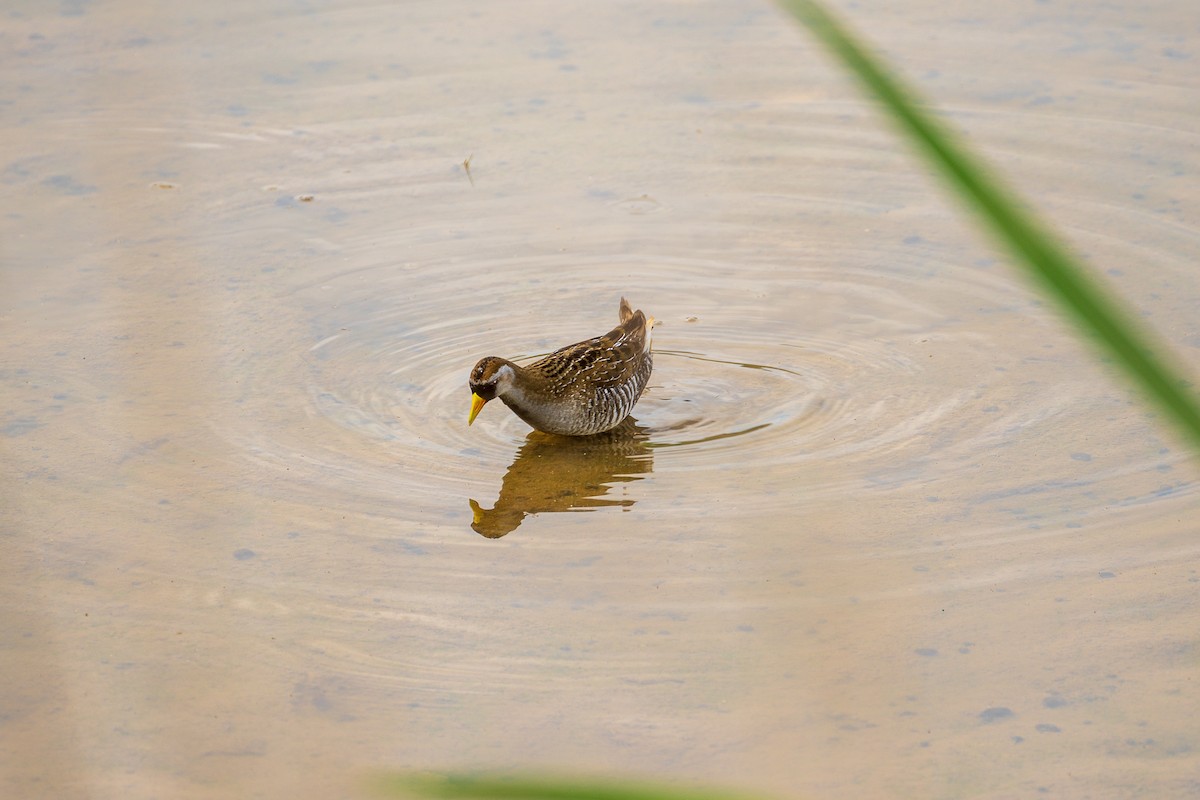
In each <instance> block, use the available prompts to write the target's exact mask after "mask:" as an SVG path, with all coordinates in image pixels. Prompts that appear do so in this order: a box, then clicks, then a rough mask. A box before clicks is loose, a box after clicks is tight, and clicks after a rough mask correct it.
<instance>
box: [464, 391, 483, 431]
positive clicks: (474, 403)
mask: <svg viewBox="0 0 1200 800" xmlns="http://www.w3.org/2000/svg"><path fill="white" fill-rule="evenodd" d="M486 402H487V400H484V399H483V398H482V397H480V396H479V395H477V394H472V395H471V416H469V417H467V424H468V425H470V424H471V423H472V422H474V421H475V418H476V417H477V416H479V409H481V408H483V405H484V403H486Z"/></svg>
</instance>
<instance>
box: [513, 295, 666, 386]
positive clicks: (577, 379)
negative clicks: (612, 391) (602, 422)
mask: <svg viewBox="0 0 1200 800" xmlns="http://www.w3.org/2000/svg"><path fill="white" fill-rule="evenodd" d="M625 308H628V305H626V306H625ZM647 332H648V326H647V324H646V316H645V315H644V314H643V313H642V312H641V311H635V312H633V313H632V314H631V315H630V317H629V318H628V319H626V320H625V321H624V322H622V323H621V324H620V325H618V326H617V327H615V328H613V329H612V330H611V331H609V332H608V333H606V334H604V335H603V336H597V337H596V338H595V339H588V340H587V341H584V342H579V343H578V344H572V345H568V346H566V347H563V348H561V349H559V350H556V351H554V352H553V353H551V354H550V355H548V356H546V357H545V358H543V359H542V360H541V361H538V362H535V363H533V364H530V365H529V366H528V367H527V368H526V369H527V370H529V371H531V372H535V373H539V374H540V376H541V377H542V379H543V380H544V381H545V386H546V388H547V389H549V390H550V391H551V392H552V393H553V394H554V395H556V396H559V397H561V396H563V395H567V394H571V393H574V392H576V391H581V390H595V389H599V388H602V387H606V386H616V385H620V384H623V383H626V382H628V381H630V380H632V379H633V376H634V375H635V374H637V373H638V372H639V371H640V370H641V369H642V368H643V365H644V363H645V361H646V359H647V358H648V357H649V355H650V353H649V348H647V347H646V334H647Z"/></svg>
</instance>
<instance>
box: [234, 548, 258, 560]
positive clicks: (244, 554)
mask: <svg viewBox="0 0 1200 800" xmlns="http://www.w3.org/2000/svg"><path fill="white" fill-rule="evenodd" d="M257 555H258V553H256V552H254V551H253V550H247V549H246V548H244V547H243V548H242V549H241V550H234V551H233V557H234V558H236V559H237V560H238V561H248V560H250V559H252V558H254V557H255V556H257Z"/></svg>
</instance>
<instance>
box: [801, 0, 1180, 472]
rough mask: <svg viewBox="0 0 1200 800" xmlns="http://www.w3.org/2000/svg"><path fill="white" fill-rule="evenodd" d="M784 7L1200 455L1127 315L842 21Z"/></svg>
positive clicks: (804, 6)
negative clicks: (860, 42) (820, 43)
mask: <svg viewBox="0 0 1200 800" xmlns="http://www.w3.org/2000/svg"><path fill="white" fill-rule="evenodd" d="M780 2H781V4H782V6H783V7H784V8H785V9H787V10H788V11H789V12H791V14H792V15H793V16H795V17H796V18H797V19H798V20H800V21H801V22H802V23H804V25H805V26H807V27H808V29H809V30H810V31H811V32H812V33H813V34H814V35H815V36H816V37H817V38H818V39H819V40H820V41H821V42H822V43H824V44H825V45H826V47H828V48H829V49H830V50H831V51H832V52H833V53H834V55H836V56H837V58H838V59H840V60H841V62H842V63H843V65H844V66H846V67H847V68H848V69H849V70H850V71H851V72H852V73H854V74H855V75H856V76H857V77H858V79H859V80H860V81H861V82H862V83H863V84H864V85H865V87H866V88H867V90H868V91H869V92H870V93H871V94H873V95H874V96H875V98H876V99H877V100H878V101H879V102H880V103H881V104H882V105H883V107H884V109H885V111H886V112H887V113H888V114H889V115H890V116H891V118H892V119H893V120H894V121H895V122H896V123H897V124H898V125H899V127H900V129H901V131H902V132H903V133H904V134H905V135H906V136H907V138H908V139H909V140H910V141H911V142H912V143H913V144H914V145H915V146H916V147H917V149H918V150H919V151H920V152H921V153H922V154H923V155H924V156H925V157H926V158H927V160H928V161H929V162H930V163H931V164H932V165H933V167H934V168H935V170H936V171H937V172H939V173H940V174H941V175H942V176H943V177H944V178H945V179H946V180H947V181H948V182H949V183H950V184H951V185H952V186H953V187H954V188H955V189H956V190H958V192H959V194H960V195H961V196H962V197H963V198H964V199H965V200H966V201H967V204H968V205H970V206H971V207H972V208H973V210H974V211H975V214H976V216H977V217H978V218H979V219H980V220H981V221H982V222H983V223H984V225H985V227H987V228H988V229H989V230H990V232H991V233H992V234H993V235H994V237H995V238H996V239H997V240H998V241H999V242H1000V244H1001V245H1002V246H1003V247H1004V248H1006V249H1007V250H1009V251H1010V252H1011V253H1012V254H1013V256H1014V257H1015V259H1016V262H1017V263H1018V264H1019V265H1020V266H1023V267H1025V268H1026V269H1027V270H1028V271H1029V272H1030V273H1031V274H1032V275H1033V276H1034V278H1035V279H1036V280H1037V281H1039V282H1040V283H1041V284H1042V285H1043V287H1045V288H1046V289H1047V290H1048V292H1049V293H1050V295H1051V296H1052V297H1054V298H1055V299H1057V300H1058V301H1059V303H1060V304H1061V305H1062V307H1063V308H1065V309H1066V310H1067V311H1068V312H1070V314H1071V315H1072V316H1073V317H1074V318H1075V320H1076V321H1077V322H1078V323H1079V324H1080V327H1081V328H1083V329H1084V331H1085V332H1087V333H1088V334H1091V335H1092V336H1093V337H1094V338H1095V339H1096V340H1097V341H1098V342H1099V343H1100V345H1101V347H1102V348H1103V349H1105V350H1107V352H1108V353H1109V354H1111V355H1112V356H1113V357H1114V358H1115V360H1116V362H1117V363H1118V364H1120V365H1121V366H1123V367H1124V368H1125V370H1126V372H1127V373H1128V374H1129V375H1130V376H1131V377H1132V378H1133V379H1134V381H1135V382H1137V383H1139V384H1141V386H1142V387H1143V388H1144V389H1145V390H1146V391H1147V392H1148V393H1149V395H1150V397H1151V398H1153V399H1155V400H1157V401H1158V404H1159V406H1160V407H1161V408H1162V409H1163V410H1164V411H1165V412H1166V413H1167V414H1168V415H1169V416H1170V417H1171V418H1172V419H1174V420H1175V421H1176V422H1177V423H1178V424H1179V425H1180V427H1181V429H1182V431H1183V432H1184V434H1185V435H1186V436H1187V437H1188V438H1189V439H1190V440H1191V443H1192V445H1193V446H1194V448H1195V449H1196V452H1197V453H1200V405H1197V400H1196V398H1195V397H1194V396H1193V395H1192V394H1191V393H1190V392H1188V390H1187V389H1186V388H1185V386H1186V384H1185V383H1184V382H1183V381H1181V380H1179V379H1177V378H1175V377H1173V376H1172V375H1171V373H1170V371H1169V370H1168V369H1167V368H1166V367H1165V366H1164V364H1163V362H1162V360H1161V359H1160V358H1159V357H1157V356H1155V355H1154V350H1153V348H1151V347H1150V345H1149V342H1148V340H1147V337H1146V336H1145V335H1144V334H1142V333H1140V332H1139V331H1138V329H1137V328H1136V327H1135V326H1134V324H1133V322H1132V317H1131V316H1130V315H1128V314H1126V313H1124V312H1123V311H1122V310H1121V308H1120V306H1119V305H1118V304H1117V303H1116V302H1115V301H1114V300H1112V299H1110V298H1109V297H1108V296H1107V295H1106V294H1105V292H1104V290H1103V289H1102V288H1101V287H1100V285H1099V284H1098V283H1097V282H1096V280H1095V279H1094V278H1092V277H1091V276H1089V275H1088V273H1087V271H1086V270H1085V269H1084V268H1083V267H1082V266H1081V265H1080V264H1079V263H1078V262H1077V261H1076V260H1075V258H1074V257H1073V256H1072V255H1071V254H1070V253H1069V252H1068V251H1067V249H1066V248H1065V247H1063V246H1062V245H1061V244H1060V243H1059V242H1058V240H1057V239H1056V238H1055V237H1054V236H1053V235H1052V234H1051V233H1050V232H1049V231H1048V230H1047V229H1045V228H1043V227H1042V226H1041V225H1040V224H1039V223H1038V222H1037V220H1036V219H1034V217H1033V216H1031V215H1030V214H1028V213H1026V211H1025V210H1024V204H1022V203H1021V202H1020V201H1019V200H1018V199H1017V198H1016V196H1015V195H1013V194H1012V193H1010V192H1009V191H1008V190H1007V189H1005V188H1003V186H1002V185H1001V183H1000V182H999V181H998V180H996V179H995V178H994V177H992V176H991V175H990V173H989V172H988V170H987V169H985V168H984V166H983V163H982V162H981V161H979V160H977V159H976V158H974V157H973V156H972V155H971V153H970V152H969V151H968V150H967V149H966V148H965V147H964V146H963V145H961V144H960V143H959V141H958V138H957V137H956V136H954V135H953V134H952V133H951V132H950V130H949V128H947V127H945V126H943V125H941V124H940V123H939V122H938V121H937V120H936V119H934V118H933V117H932V116H931V115H930V114H929V113H928V112H926V111H924V110H923V109H922V108H921V107H920V106H919V105H918V104H917V103H916V102H914V100H913V97H914V95H913V93H912V92H911V91H910V90H908V89H907V88H905V87H904V86H903V85H902V84H901V82H900V80H899V79H898V78H896V77H895V76H894V75H893V74H891V73H890V72H889V71H888V70H887V69H886V68H885V67H884V66H883V64H882V63H881V61H880V60H879V59H878V58H877V57H876V56H874V55H871V54H870V53H868V51H867V50H866V48H864V47H863V46H862V45H861V44H859V42H858V41H856V39H855V38H854V36H853V35H852V34H851V33H850V32H849V30H847V29H846V28H845V27H844V26H843V25H842V24H841V23H839V22H838V21H837V20H836V19H834V18H833V17H832V16H831V15H830V14H829V13H828V12H827V11H826V10H825V9H824V7H823V6H822V5H821V4H820V3H818V2H815V0H780Z"/></svg>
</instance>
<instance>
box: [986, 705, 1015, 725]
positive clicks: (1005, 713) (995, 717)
mask: <svg viewBox="0 0 1200 800" xmlns="http://www.w3.org/2000/svg"><path fill="white" fill-rule="evenodd" d="M1013 716H1014V715H1013V712H1012V709H1011V708H1005V707H1004V706H993V707H992V708H985V709H984V710H983V711H980V712H979V719H980V720H981V721H982V722H984V723H990V722H999V721H1000V720H1002V719H1010V718H1011V717H1013Z"/></svg>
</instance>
